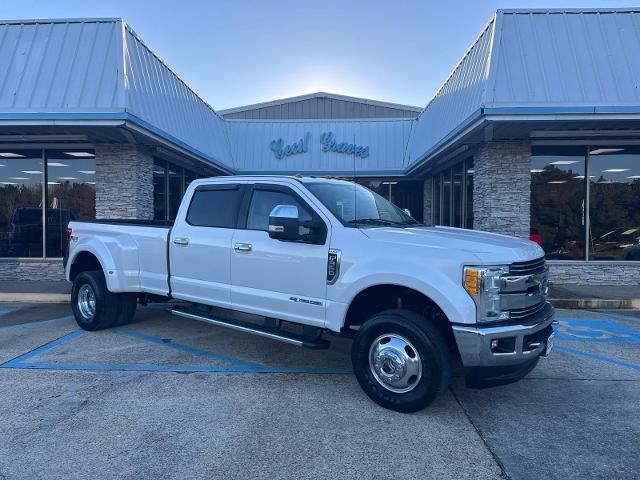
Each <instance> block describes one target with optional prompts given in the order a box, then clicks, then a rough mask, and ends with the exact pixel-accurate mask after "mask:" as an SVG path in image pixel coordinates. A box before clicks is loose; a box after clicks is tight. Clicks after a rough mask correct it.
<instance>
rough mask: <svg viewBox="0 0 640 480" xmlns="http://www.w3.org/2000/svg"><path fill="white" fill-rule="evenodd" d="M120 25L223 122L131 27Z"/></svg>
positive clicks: (124, 23) (220, 116) (207, 103)
mask: <svg viewBox="0 0 640 480" xmlns="http://www.w3.org/2000/svg"><path fill="white" fill-rule="evenodd" d="M122 24H123V27H124V30H125V33H126V32H128V33H130V34H131V35H132V36H133V37H134V38H135V39H136V40H137V41H138V42H140V45H142V46H143V47H144V48H145V49H146V50H147V51H148V52H149V53H150V54H151V55H152V56H153V57H154V58H155V59H156V60H157V61H158V62H159V63H160V64H161V65H162V66H163V67H164V68H166V69H167V70H168V71H169V72H170V73H171V74H172V75H173V76H175V77H176V79H177V80H178V81H179V82H180V83H181V84H182V85H183V86H184V87H185V88H186V89H187V90H189V91H190V92H191V93H192V94H193V95H194V96H195V97H196V98H197V99H198V100H200V101H201V102H202V103H203V104H204V105H205V106H206V107H207V108H208V109H209V110H211V111H212V112H213V113H214V114H215V115H216V116H217V117H218V118H219V119H220V120H224V118H223V117H222V115H220V114H219V113H218V112H217V111H216V110H215V108H213V107H212V106H211V104H209V102H207V101H206V100H205V99H203V98H202V97H201V96H200V95H198V93H196V92H195V90H193V88H191V87H190V86H189V84H188V83H187V82H185V81H184V80H183V79H182V77H181V76H180V75H178V74H177V73H176V71H175V70H174V69H173V68H171V66H169V64H168V63H167V62H165V61H164V60H163V59H162V57H161V56H160V55H158V54H157V53H156V51H155V50H153V49H152V48H151V47H150V46H149V45H147V44H146V42H145V41H144V40H143V39H142V37H141V36H140V35H138V34H137V33H136V31H135V30H134V29H133V28H132V27H131V25H129V24H128V23H127V22H126V21H125V20H122ZM123 47H124V48H126V35H125V38H124V45H123Z"/></svg>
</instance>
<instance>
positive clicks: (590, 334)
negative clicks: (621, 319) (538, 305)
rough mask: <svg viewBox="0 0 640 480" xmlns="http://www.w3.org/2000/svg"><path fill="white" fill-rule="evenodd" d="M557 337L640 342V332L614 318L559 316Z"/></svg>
mask: <svg viewBox="0 0 640 480" xmlns="http://www.w3.org/2000/svg"><path fill="white" fill-rule="evenodd" d="M556 320H557V321H558V323H559V325H558V327H556V329H555V331H556V338H558V339H560V340H572V341H578V342H598V343H640V332H638V331H637V330H634V329H632V328H629V327H627V326H625V325H621V324H620V323H618V322H614V321H612V320H595V319H594V320H590V319H585V318H570V317H558V318H557V319H556Z"/></svg>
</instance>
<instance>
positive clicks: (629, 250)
mask: <svg viewBox="0 0 640 480" xmlns="http://www.w3.org/2000/svg"><path fill="white" fill-rule="evenodd" d="M588 172H589V219H590V228H589V259H590V260H616V261H619V260H622V261H628V260H640V147H629V146H625V147H618V148H616V147H609V148H602V147H598V148H595V147H593V148H591V149H590V151H589V161H588Z"/></svg>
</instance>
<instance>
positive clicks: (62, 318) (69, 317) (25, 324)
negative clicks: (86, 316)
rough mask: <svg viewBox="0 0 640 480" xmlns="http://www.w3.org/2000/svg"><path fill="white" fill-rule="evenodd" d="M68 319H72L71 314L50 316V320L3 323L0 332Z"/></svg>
mask: <svg viewBox="0 0 640 480" xmlns="http://www.w3.org/2000/svg"><path fill="white" fill-rule="evenodd" d="M68 320H73V316H72V315H66V316H64V317H58V318H52V319H50V320H33V321H31V322H24V323H16V324H14V325H5V326H4V327H0V332H5V331H7V330H17V329H20V328H25V327H33V326H37V325H47V324H50V323H58V322H64V321H68Z"/></svg>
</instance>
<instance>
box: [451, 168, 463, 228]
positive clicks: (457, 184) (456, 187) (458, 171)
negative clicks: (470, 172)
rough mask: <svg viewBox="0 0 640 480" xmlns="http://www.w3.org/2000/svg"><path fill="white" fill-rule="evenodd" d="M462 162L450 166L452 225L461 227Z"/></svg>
mask: <svg viewBox="0 0 640 480" xmlns="http://www.w3.org/2000/svg"><path fill="white" fill-rule="evenodd" d="M463 169H464V164H463V163H462V162H460V163H459V164H457V165H456V166H454V167H453V168H452V175H453V179H452V182H453V184H452V187H453V226H454V227H462V176H463Z"/></svg>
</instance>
